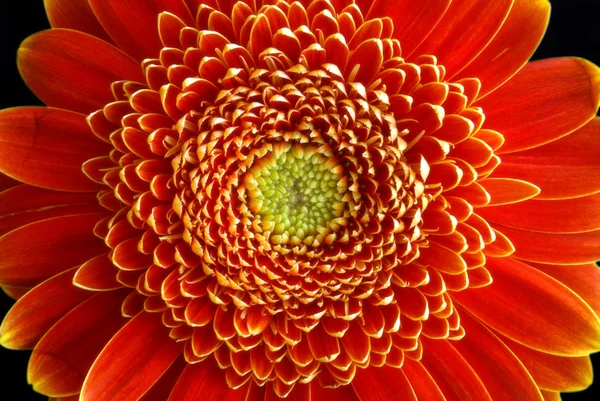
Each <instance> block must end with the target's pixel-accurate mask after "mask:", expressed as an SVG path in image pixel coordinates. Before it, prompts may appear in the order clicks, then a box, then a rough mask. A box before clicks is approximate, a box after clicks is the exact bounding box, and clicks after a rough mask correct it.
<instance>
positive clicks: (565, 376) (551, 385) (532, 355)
mask: <svg viewBox="0 0 600 401" xmlns="http://www.w3.org/2000/svg"><path fill="white" fill-rule="evenodd" d="M502 341H504V343H505V344H506V345H507V346H508V347H509V348H510V349H511V350H512V352H514V353H515V355H516V356H517V358H519V360H520V361H521V362H522V363H523V365H525V367H526V368H527V370H528V371H529V373H531V376H533V379H534V380H535V381H536V383H537V385H538V386H539V387H540V388H542V389H544V390H550V391H558V392H563V391H581V390H585V389H586V388H588V387H589V386H590V384H592V380H593V378H594V374H593V372H592V363H591V361H590V357H589V356H578V357H564V356H556V355H550V354H545V353H543V352H539V351H536V350H533V349H531V348H528V347H525V346H523V345H521V344H518V343H516V342H514V341H512V340H510V339H508V338H506V337H503V338H502Z"/></svg>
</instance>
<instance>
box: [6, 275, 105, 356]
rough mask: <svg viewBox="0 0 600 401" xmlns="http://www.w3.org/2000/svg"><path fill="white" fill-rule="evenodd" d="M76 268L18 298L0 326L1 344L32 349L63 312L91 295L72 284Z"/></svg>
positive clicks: (8, 346)
mask: <svg viewBox="0 0 600 401" xmlns="http://www.w3.org/2000/svg"><path fill="white" fill-rule="evenodd" d="M74 274H75V269H71V270H68V271H66V272H63V273H61V274H59V275H56V276H54V277H52V278H51V279H48V280H46V281H44V282H43V283H42V284H40V285H38V286H37V287H35V288H34V289H32V290H31V291H29V292H28V293H27V294H25V295H24V296H23V297H22V298H21V299H19V300H18V301H17V302H16V303H15V304H14V306H13V307H12V308H11V310H10V311H9V312H8V313H7V314H6V316H5V317H4V321H3V322H2V326H0V344H2V346H4V347H6V348H11V349H31V348H33V347H34V346H35V344H36V343H37V342H38V341H39V339H40V338H42V336H43V335H44V334H45V333H46V332H47V331H48V329H50V327H52V326H53V325H54V323H56V322H57V321H58V320H59V319H60V318H61V317H62V316H63V315H64V314H65V313H67V312H68V311H70V310H71V309H73V308H74V307H75V306H77V305H79V304H80V303H81V302H83V301H84V300H85V299H87V298H89V297H91V296H92V295H93V293H92V292H90V291H84V290H81V289H79V288H75V287H73V286H72V285H71V280H73V275H74Z"/></svg>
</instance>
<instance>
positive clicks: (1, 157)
mask: <svg viewBox="0 0 600 401" xmlns="http://www.w3.org/2000/svg"><path fill="white" fill-rule="evenodd" d="M0 143H1V144H2V146H1V147H0V170H1V171H2V172H3V173H5V174H7V175H9V176H11V177H13V178H16V179H18V180H19V181H22V182H26V183H28V184H31V185H34V186H39V187H43V188H48V189H57V190H62V191H81V192H85V191H93V190H97V189H99V188H101V187H100V186H99V185H98V184H95V183H93V182H92V181H91V180H90V179H89V178H87V177H86V176H85V175H84V174H83V172H82V171H81V165H82V163H83V162H84V161H86V160H87V159H89V158H90V157H93V156H97V155H98V154H101V153H102V152H105V151H106V150H108V148H107V147H106V145H105V144H102V142H100V141H99V140H98V139H97V138H95V137H94V135H93V134H92V133H91V132H90V130H89V128H88V126H87V124H86V122H85V116H83V115H81V114H78V113H73V112H70V111H66V110H57V109H50V108H45V107H17V108H13V109H5V110H2V111H0Z"/></svg>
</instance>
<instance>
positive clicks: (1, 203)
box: [0, 185, 105, 235]
mask: <svg viewBox="0 0 600 401" xmlns="http://www.w3.org/2000/svg"><path fill="white" fill-rule="evenodd" d="M104 210H105V209H103V208H102V207H101V206H100V205H99V204H98V201H97V199H96V194H94V193H81V192H79V193H73V192H58V191H50V190H47V189H42V188H37V187H32V186H30V185H18V186H16V187H13V188H10V189H8V190H6V191H4V192H2V193H0V235H3V234H6V233H7V232H9V231H12V230H14V229H16V228H19V227H21V226H24V225H26V224H29V223H32V222H34V221H39V220H44V219H49V218H52V217H58V216H65V215H69V214H84V213H94V212H96V213H98V212H102V211H104Z"/></svg>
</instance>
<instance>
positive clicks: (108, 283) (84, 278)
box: [73, 252, 123, 291]
mask: <svg viewBox="0 0 600 401" xmlns="http://www.w3.org/2000/svg"><path fill="white" fill-rule="evenodd" d="M118 271H119V270H118V269H117V267H116V266H115V265H114V264H113V263H112V261H111V260H110V258H109V257H108V252H107V253H104V254H102V255H98V256H96V257H95V258H92V259H90V260H88V261H87V262H85V263H84V264H83V265H81V267H79V268H78V269H77V273H75V277H73V285H75V286H76V287H79V288H82V289H84V290H91V291H110V290H115V289H118V288H121V287H123V284H121V283H119V282H118V281H117V273H118Z"/></svg>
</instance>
